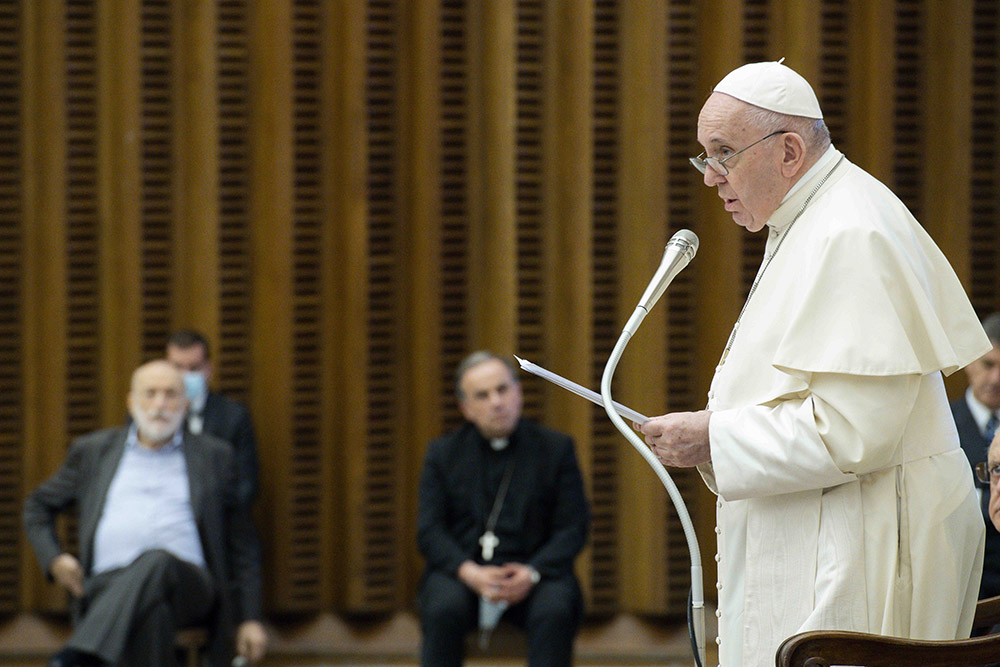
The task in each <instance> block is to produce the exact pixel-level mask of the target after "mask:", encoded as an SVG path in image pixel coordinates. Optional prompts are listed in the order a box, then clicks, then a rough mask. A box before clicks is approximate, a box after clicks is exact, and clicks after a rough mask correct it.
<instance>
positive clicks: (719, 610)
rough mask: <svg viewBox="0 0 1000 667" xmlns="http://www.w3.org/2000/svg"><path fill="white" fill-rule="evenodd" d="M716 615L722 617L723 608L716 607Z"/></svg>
mask: <svg viewBox="0 0 1000 667" xmlns="http://www.w3.org/2000/svg"><path fill="white" fill-rule="evenodd" d="M715 617H716V618H722V610H721V609H716V610H715Z"/></svg>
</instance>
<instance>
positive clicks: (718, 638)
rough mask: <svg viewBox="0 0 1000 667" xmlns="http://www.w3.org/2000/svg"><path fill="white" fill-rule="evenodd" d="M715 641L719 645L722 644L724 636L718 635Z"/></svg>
mask: <svg viewBox="0 0 1000 667" xmlns="http://www.w3.org/2000/svg"><path fill="white" fill-rule="evenodd" d="M715 643H716V645H718V646H722V637H716V638H715Z"/></svg>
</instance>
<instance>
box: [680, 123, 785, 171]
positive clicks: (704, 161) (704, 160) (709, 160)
mask: <svg viewBox="0 0 1000 667" xmlns="http://www.w3.org/2000/svg"><path fill="white" fill-rule="evenodd" d="M789 132H791V130H777V131H776V132H772V133H771V134H769V135H767V136H766V137H764V138H763V139H758V140H757V141H755V142H753V143H752V144H750V145H749V146H747V147H746V148H741V149H740V150H738V151H736V152H735V153H730V154H729V155H727V156H726V157H724V158H722V159H721V160H720V159H719V158H717V157H705V151H702V152H701V155H699V156H698V157H692V158H688V160H690V161H691V164H693V165H694V168H695V169H697V170H698V171H700V172H701V173H703V174H704V173H705V169H706V168H707V167H711V168H712V169H714V170H715V171H717V172H718V173H719V174H720V175H722V176H728V175H729V168H728V167H726V162H728V161H729V160H732V159H733V158H734V157H736V156H737V155H739V154H740V153H742V152H743V151H746V150H750V149H751V148H753V147H754V146H756V145H757V144H759V143H760V142H762V141H764V139H770V138H771V137H773V136H774V135H776V134H787V133H789Z"/></svg>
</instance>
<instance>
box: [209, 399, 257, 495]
mask: <svg viewBox="0 0 1000 667" xmlns="http://www.w3.org/2000/svg"><path fill="white" fill-rule="evenodd" d="M201 418H202V420H203V422H202V433H208V434H209V435H214V436H215V437H216V438H219V439H221V440H225V441H226V442H228V443H229V444H230V445H232V447H233V454H234V455H235V456H236V482H237V485H236V489H237V497H238V498H239V499H240V502H244V503H249V502H251V501H252V500H253V498H254V496H255V495H256V494H257V439H256V437H255V436H254V431H253V424H252V423H251V421H250V412H249V411H248V410H247V409H246V407H245V406H244V405H243V404H242V403H240V402H239V401H234V400H233V399H231V398H227V397H226V396H223V395H222V394H217V393H215V392H214V391H210V392H208V397H207V398H206V399H205V408H204V409H203V410H202V413H201Z"/></svg>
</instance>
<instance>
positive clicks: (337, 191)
mask: <svg viewBox="0 0 1000 667" xmlns="http://www.w3.org/2000/svg"><path fill="white" fill-rule="evenodd" d="M331 24H332V26H331V30H332V32H333V34H334V39H333V40H332V41H331V42H330V43H331V44H334V45H336V48H335V50H334V52H333V54H332V57H331V60H332V63H333V65H334V66H335V70H334V71H335V72H336V77H335V78H334V79H333V80H332V81H331V82H330V85H331V86H332V87H333V89H332V91H331V94H332V95H333V99H334V100H335V103H334V105H333V108H332V109H331V110H329V112H328V117H329V119H330V126H331V128H332V133H331V137H330V141H331V144H332V154H331V156H330V166H329V173H328V179H327V180H328V188H329V189H330V192H331V197H332V202H331V207H332V208H331V217H332V218H333V219H334V220H337V224H336V225H331V226H330V228H328V229H327V238H326V244H327V251H326V256H327V258H328V260H327V261H326V262H325V266H326V267H327V276H326V277H325V279H324V280H325V281H326V282H327V284H328V285H329V288H330V289H331V291H332V295H333V299H332V303H331V304H330V308H329V309H328V310H327V312H326V313H325V321H326V325H327V331H328V332H329V334H330V340H329V345H328V350H327V352H326V356H327V361H328V363H329V364H330V365H331V369H332V370H331V374H330V380H331V382H330V384H329V387H330V389H328V390H327V392H326V393H327V401H328V405H329V406H330V408H332V409H331V410H330V414H331V416H332V417H333V419H335V422H334V424H333V425H330V426H329V427H328V428H330V430H331V432H332V434H333V441H332V445H333V447H334V449H335V452H333V453H330V454H328V457H330V456H332V457H333V460H332V465H334V466H335V467H336V468H337V472H336V475H335V477H333V479H335V480H336V483H335V486H336V487H337V488H338V493H337V496H336V498H335V501H334V502H335V504H334V507H333V511H332V514H333V516H335V517H336V520H335V521H331V522H330V523H329V524H328V525H329V526H330V531H331V534H332V536H333V537H334V538H336V539H335V544H337V545H340V546H339V548H337V549H336V551H334V552H333V556H334V558H335V560H334V561H333V562H337V563H340V570H341V571H343V572H344V573H345V576H338V577H331V579H333V582H332V584H331V586H332V592H331V594H332V595H333V596H334V601H335V604H336V606H337V608H345V607H346V608H355V607H363V605H364V599H365V596H364V584H363V582H364V576H365V559H364V553H365V552H364V539H365V537H364V535H365V533H364V514H363V511H362V507H363V503H364V494H363V488H364V482H365V471H364V456H365V451H366V449H365V444H366V443H367V433H368V430H367V429H368V414H369V410H368V396H369V380H368V376H367V373H366V369H367V365H368V364H367V341H368V324H367V316H368V307H369V306H368V298H367V286H368V283H369V274H370V272H371V271H370V267H369V264H368V255H369V239H368V224H367V221H368V217H369V210H368V186H367V180H366V179H367V174H368V171H369V156H368V152H367V146H368V142H369V128H368V124H367V113H368V108H369V107H368V100H367V96H366V94H365V86H366V81H367V70H368V61H367V57H368V55H367V54H368V48H367V32H368V20H367V15H366V6H365V5H364V4H363V3H342V4H341V6H340V7H339V8H338V11H337V12H336V13H334V14H333V15H332V17H331Z"/></svg>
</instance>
